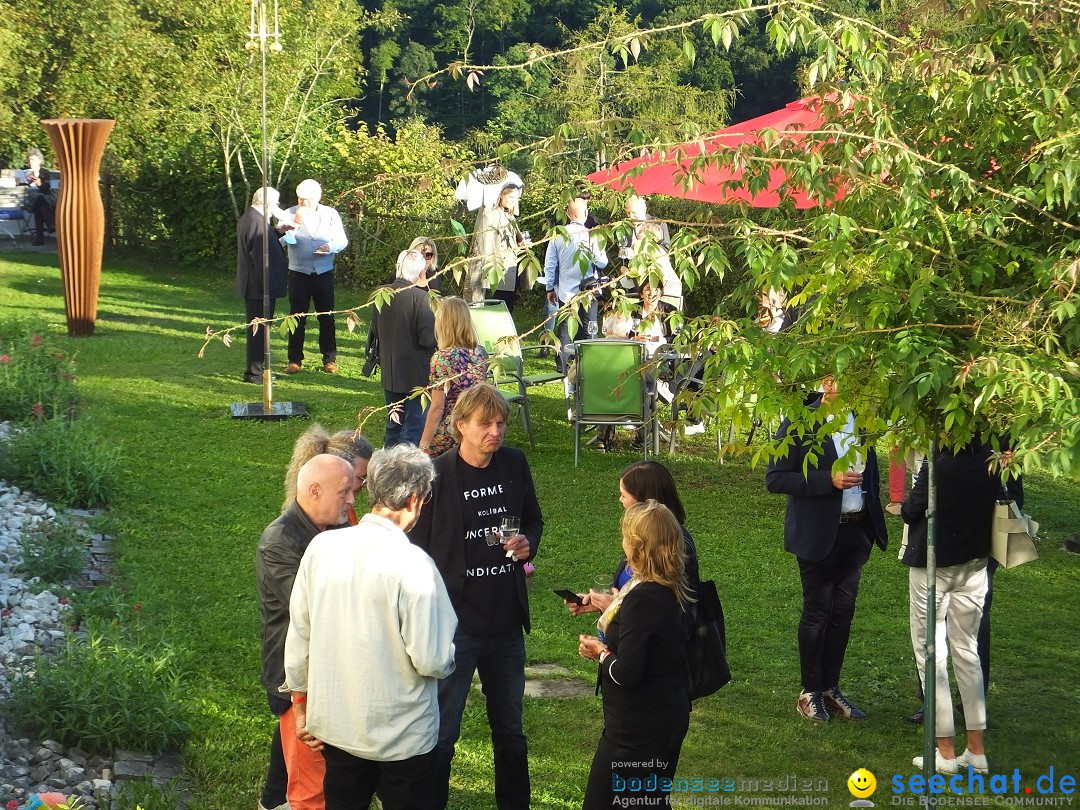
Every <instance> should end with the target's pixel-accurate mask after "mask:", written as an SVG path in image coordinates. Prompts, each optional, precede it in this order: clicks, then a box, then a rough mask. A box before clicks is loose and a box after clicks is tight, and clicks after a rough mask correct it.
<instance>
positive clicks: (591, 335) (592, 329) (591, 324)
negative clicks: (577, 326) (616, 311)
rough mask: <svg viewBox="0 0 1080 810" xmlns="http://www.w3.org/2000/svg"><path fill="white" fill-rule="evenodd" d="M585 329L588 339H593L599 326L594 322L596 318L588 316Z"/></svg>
mask: <svg viewBox="0 0 1080 810" xmlns="http://www.w3.org/2000/svg"><path fill="white" fill-rule="evenodd" d="M585 329H586V331H587V332H588V333H589V340H593V339H594V338H595V337H596V333H597V331H598V330H599V327H598V326H597V324H596V320H595V319H594V318H589V323H588V324H587V325H586V327H585Z"/></svg>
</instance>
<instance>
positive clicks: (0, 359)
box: [0, 354, 11, 804]
mask: <svg viewBox="0 0 1080 810" xmlns="http://www.w3.org/2000/svg"><path fill="white" fill-rule="evenodd" d="M10 362H11V355H10V354H0V363H3V364H4V365H5V366H6V365H7V364H8V363H10ZM8 804H11V802H8Z"/></svg>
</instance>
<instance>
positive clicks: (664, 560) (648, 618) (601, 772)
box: [578, 500, 690, 810]
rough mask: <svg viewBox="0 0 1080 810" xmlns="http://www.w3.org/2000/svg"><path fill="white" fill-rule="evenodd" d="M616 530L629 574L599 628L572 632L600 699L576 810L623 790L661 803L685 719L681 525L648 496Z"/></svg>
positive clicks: (619, 798) (600, 804)
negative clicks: (600, 719)
mask: <svg viewBox="0 0 1080 810" xmlns="http://www.w3.org/2000/svg"><path fill="white" fill-rule="evenodd" d="M622 532H623V550H624V551H625V552H626V558H627V560H628V561H629V563H630V566H631V567H632V569H633V571H634V576H633V577H632V578H631V580H630V581H629V582H628V583H627V584H626V585H625V587H623V589H622V590H621V591H620V592H619V595H618V596H617V597H616V598H615V599H614V600H613V601H612V603H611V604H610V605H609V606H608V608H607V610H605V611H604V612H603V614H602V615H601V616H600V620H599V621H598V622H597V627H598V629H599V636H586V635H582V636H580V637H579V639H578V654H579V655H581V656H583V657H585V658H589V659H593V660H596V661H599V662H600V676H599V677H600V680H599V683H598V688H599V689H600V691H601V693H602V695H603V700H604V732H603V735H602V736H601V738H600V744H599V745H598V746H597V749H596V754H595V755H594V756H593V762H592V768H591V770H590V771H589V782H588V785H587V787H586V789H585V801H584V805H583V807H584V810H599V809H600V808H604V809H605V810H606V809H607V808H611V807H613V806H623V805H624V804H625V801H624V800H626V799H634V800H635V801H634V804H642V805H647V806H653V807H655V806H658V805H661V804H663V805H666V804H668V802H669V794H670V793H671V788H672V785H671V780H672V779H673V778H674V776H675V768H676V765H677V764H678V761H679V751H680V749H681V748H682V741H683V738H684V737H685V736H686V729H687V726H688V725H689V722H690V699H689V697H688V696H687V694H686V673H685V646H684V645H685V641H684V633H683V626H682V614H683V609H682V608H683V605H684V604H686V603H687V601H688V599H689V595H688V593H687V589H686V577H685V573H684V564H685V555H684V551H683V534H682V527H680V526H679V522H678V521H677V520H676V519H675V516H674V515H672V513H671V510H670V509H668V508H667V507H666V506H664V505H663V504H661V503H658V502H656V501H654V500H648V501H645V502H643V503H637V504H634V505H633V506H631V507H630V508H629V509H627V510H626V514H625V515H623V520H622ZM642 797H649V798H648V799H643V798H642Z"/></svg>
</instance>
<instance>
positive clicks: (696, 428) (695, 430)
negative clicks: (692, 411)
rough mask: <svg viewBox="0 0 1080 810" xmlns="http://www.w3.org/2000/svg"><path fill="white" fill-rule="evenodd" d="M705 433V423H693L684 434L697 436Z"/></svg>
mask: <svg viewBox="0 0 1080 810" xmlns="http://www.w3.org/2000/svg"><path fill="white" fill-rule="evenodd" d="M704 432H705V423H704V422H691V423H690V424H688V425H687V426H686V428H685V429H684V430H683V433H685V434H686V435H687V436H697V435H698V434H700V433H704Z"/></svg>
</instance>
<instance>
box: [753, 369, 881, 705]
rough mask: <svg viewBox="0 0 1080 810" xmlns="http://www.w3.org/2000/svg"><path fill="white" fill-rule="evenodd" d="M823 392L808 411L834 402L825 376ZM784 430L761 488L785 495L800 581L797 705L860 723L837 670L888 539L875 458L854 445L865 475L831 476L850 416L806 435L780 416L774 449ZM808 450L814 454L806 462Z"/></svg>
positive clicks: (844, 472) (851, 437)
mask: <svg viewBox="0 0 1080 810" xmlns="http://www.w3.org/2000/svg"><path fill="white" fill-rule="evenodd" d="M822 389H823V391H822V394H821V396H820V398H818V400H817V402H816V403H814V404H813V405H812V407H814V408H815V409H816V408H818V407H820V406H821V405H823V404H825V405H827V404H828V403H830V402H832V401H833V400H834V399H835V397H836V392H837V388H836V381H835V378H834V377H832V376H829V377H826V378H825V380H824V381H823V384H822ZM789 433H790V437H791V441H792V444H791V446H790V447H789V448H788V451H787V454H786V455H785V456H782V457H776V458H774V459H773V460H772V461H771V462H770V463H769V469H768V472H767V473H766V474H765V485H766V486H767V487H768V489H769V492H776V493H783V494H785V495H787V514H786V516H785V518H784V549H785V550H786V551H789V552H791V553H792V554H794V555H795V557H796V559H797V560H798V562H799V574H800V576H801V578H802V586H803V609H802V616H801V618H800V619H799V662H800V669H801V678H802V692H801V693H800V694H799V699H798V702H797V703H796V708H797V709H798V711H799V713H800V714H802V715H803V716H804V717H806V718H808V719H810V720H814V721H816V722H819V723H824V722H828V720H829V717H830V714H829V712H832V713H833V714H839V715H841V716H843V717H846V718H847V719H849V720H862V719H863V718H864V717H866V715H865V713H864V712H863V711H862V710H860V709H859V708H858V707H856V706H855V705H854V704H852V703H851V701H849V700H848V699H847V698H846V697H845V696H844V694H843V693H842V692H841V691H840V670H841V668H842V667H843V664H844V653H845V652H846V651H847V644H848V636H849V635H850V632H851V620H852V618H853V617H854V615H855V599H856V597H857V596H858V592H859V579H860V577H861V575H862V567H863V565H864V564H865V563H866V561H867V560H868V559H869V558H870V550H871V548H872V547H873V545H874V543H877V545H878V546H880V547H881V549H882V550H884V549H885V545H886V543H887V542H888V534H887V531H886V529H885V513H884V511H883V510H882V508H881V497H880V494H879V492H878V487H879V481H878V465H877V455H876V454H875V452H874V449H873V447H869V446H865V445H863V446H860V447H858V450H857V453H858V458H859V459H860V460H862V461H865V464H866V468H865V472H863V473H859V472H855V471H854V470H852V469H851V468H846V469H844V468H842V469H840V470H839V471H837V472H834V464H835V462H836V461H837V459H838V458H840V457H841V456H843V455H845V454H847V453H848V451H849V450H851V449H852V448H853V447H854V446H855V445H857V444H858V445H862V440H861V439H860V437H859V436H858V435H857V434H856V432H855V424H854V415H853V414H850V413H849V414H846V415H845V414H838V415H836V416H830V417H826V418H824V419H822V420H821V421H819V422H817V423H816V425H815V428H814V429H813V431H807V432H805V433H803V432H791V423H790V421H789V420H787V419H785V420H784V421H783V422H782V423H781V425H780V431H779V433H778V434H777V442H778V444H783V443H784V442H785V439H786V438H787V437H788V435H789ZM811 451H814V453H815V454H816V456H817V457H816V458H811V459H809V460H808V458H807V457H808V455H809V454H810V452H811ZM804 467H805V471H804Z"/></svg>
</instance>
